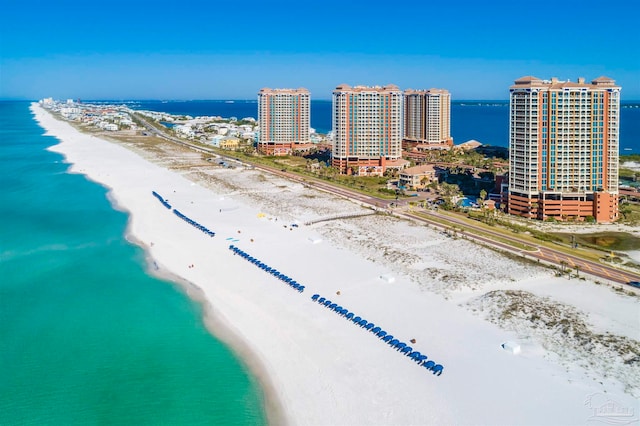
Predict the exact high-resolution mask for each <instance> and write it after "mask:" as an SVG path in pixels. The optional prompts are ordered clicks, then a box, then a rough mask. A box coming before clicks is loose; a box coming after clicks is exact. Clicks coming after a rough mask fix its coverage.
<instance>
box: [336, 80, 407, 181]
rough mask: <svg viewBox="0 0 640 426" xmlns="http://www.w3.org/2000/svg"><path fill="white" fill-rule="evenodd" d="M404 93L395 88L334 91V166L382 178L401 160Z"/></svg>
mask: <svg viewBox="0 0 640 426" xmlns="http://www.w3.org/2000/svg"><path fill="white" fill-rule="evenodd" d="M401 120H402V92H401V91H400V89H398V87H397V86H395V85H388V86H384V87H380V86H375V87H366V86H355V87H351V86H348V85H346V84H341V85H340V86H338V87H336V89H335V90H334V91H333V136H334V137H333V151H332V160H331V164H332V166H334V167H337V168H338V169H339V170H340V173H344V174H359V175H382V174H383V173H384V171H385V169H386V166H387V161H388V160H397V159H400V158H401V155H402V153H401V150H402V146H401V144H402V121H401Z"/></svg>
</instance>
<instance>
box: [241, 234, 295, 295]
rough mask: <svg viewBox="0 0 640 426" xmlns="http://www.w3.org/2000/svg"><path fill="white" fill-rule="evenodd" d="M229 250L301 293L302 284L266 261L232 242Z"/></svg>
mask: <svg viewBox="0 0 640 426" xmlns="http://www.w3.org/2000/svg"><path fill="white" fill-rule="evenodd" d="M229 250H231V251H233V254H235V255H238V256H240V257H242V258H243V259H246V260H248V261H249V262H251V263H253V264H254V265H256V266H257V267H258V268H260V269H262V270H263V271H266V272H268V273H270V274H271V275H273V276H274V277H276V278H278V279H279V280H280V281H282V282H284V283H285V284H288V285H289V286H290V287H291V288H293V289H294V290H297V291H299V292H300V293H302V292H303V291H304V286H303V285H301V284H299V283H298V282H297V281H296V280H294V279H293V278H291V277H288V276H286V275H285V274H283V273H282V272H279V271H278V270H276V269H275V268H272V267H270V266H269V265H267V264H266V263H264V262H261V261H260V260H258V259H256V258H255V257H253V256H250V255H249V253H247V252H245V251H242V250H240V249H239V248H238V247H236V246H234V245H233V244H231V245H230V246H229Z"/></svg>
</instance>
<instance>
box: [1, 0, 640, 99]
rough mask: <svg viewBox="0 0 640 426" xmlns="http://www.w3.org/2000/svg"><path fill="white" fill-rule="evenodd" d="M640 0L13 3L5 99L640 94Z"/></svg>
mask: <svg viewBox="0 0 640 426" xmlns="http://www.w3.org/2000/svg"><path fill="white" fill-rule="evenodd" d="M437 3H440V4H437ZM633 3H634V2H632V1H630V0H609V1H606V2H603V1H601V0H600V1H595V0H583V1H575V0H568V1H560V2H535V1H528V2H524V1H502V0H500V1H493V2H492V1H484V2H480V1H474V2H465V1H455V0H452V1H446V0H445V1H440V2H431V1H427V0H423V1H413V0H412V1H395V2H381V1H377V0H370V1H361V0H342V1H336V0H327V1H323V2H319V1H316V2H313V1H306V2H305V1H291V0H265V1H255V0H245V1H242V2H234V1H225V2H220V1H216V0H210V1H184V2H178V1H171V2H169V1H135V0H129V1H122V0H110V1H107V2H92V1H76V0H56V1H53V0H41V1H29V0H21V1H18V0H7V1H5V2H3V5H2V6H3V8H2V14H1V16H0V61H1V62H0V98H5V99H7V98H9V99H13V98H19V99H40V98H43V97H48V96H52V97H54V98H61V99H62V98H81V99H253V98H255V97H256V94H257V92H258V90H259V89H260V88H261V87H306V88H308V89H309V90H310V91H311V94H312V98H314V99H330V98H331V91H332V90H333V89H334V88H335V86H337V85H338V84H341V83H347V84H351V85H356V84H365V85H384V84H389V83H393V84H396V85H398V86H399V87H400V88H402V89H406V88H414V89H427V88H431V87H437V88H445V89H448V90H449V91H451V93H452V97H453V99H454V100H455V99H507V98H508V88H509V86H510V85H511V84H512V83H513V80H515V79H516V78H519V77H521V76H524V75H534V76H537V77H540V78H550V77H558V78H560V79H571V80H576V79H577V78H578V77H585V78H586V79H587V80H591V79H593V78H596V77H599V76H601V75H606V76H608V77H611V78H613V79H615V80H616V82H617V83H618V84H619V85H620V86H622V89H623V91H622V93H623V99H627V100H631V99H634V100H638V99H640V47H639V46H640V31H639V27H640V25H639V22H638V12H637V11H636V8H635V6H634V5H633Z"/></svg>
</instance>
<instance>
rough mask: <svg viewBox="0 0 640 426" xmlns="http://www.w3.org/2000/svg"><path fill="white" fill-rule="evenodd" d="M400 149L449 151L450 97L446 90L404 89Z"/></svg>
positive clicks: (450, 139)
mask: <svg viewBox="0 0 640 426" xmlns="http://www.w3.org/2000/svg"><path fill="white" fill-rule="evenodd" d="M402 146H403V148H404V149H407V150H412V149H414V148H415V149H416V150H418V151H423V150H428V149H450V148H451V147H452V146H453V139H452V138H451V95H450V94H449V91H448V90H444V89H429V90H413V89H408V90H405V92H404V138H403V140H402Z"/></svg>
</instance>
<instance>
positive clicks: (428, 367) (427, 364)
mask: <svg viewBox="0 0 640 426" xmlns="http://www.w3.org/2000/svg"><path fill="white" fill-rule="evenodd" d="M422 366H423V367H424V368H426V369H427V370H431V369H432V368H433V367H435V366H436V363H435V362H433V361H431V360H429V361H427V362H425V363H424V364H422Z"/></svg>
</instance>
